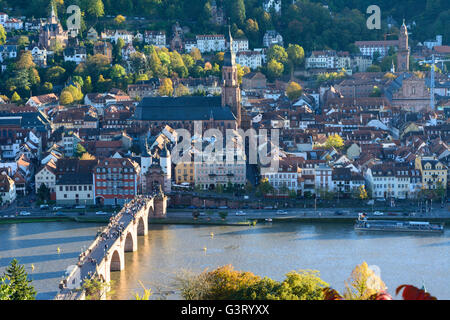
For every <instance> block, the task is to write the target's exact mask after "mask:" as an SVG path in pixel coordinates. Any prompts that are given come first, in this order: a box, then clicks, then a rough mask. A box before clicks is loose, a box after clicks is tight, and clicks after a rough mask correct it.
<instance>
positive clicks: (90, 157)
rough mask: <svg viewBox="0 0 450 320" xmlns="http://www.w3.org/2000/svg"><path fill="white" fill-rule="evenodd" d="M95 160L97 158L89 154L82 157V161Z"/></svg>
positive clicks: (86, 153)
mask: <svg viewBox="0 0 450 320" xmlns="http://www.w3.org/2000/svg"><path fill="white" fill-rule="evenodd" d="M95 159H96V158H95V157H94V156H93V155H92V154H90V153H89V152H85V153H83V155H82V156H81V157H80V160H95Z"/></svg>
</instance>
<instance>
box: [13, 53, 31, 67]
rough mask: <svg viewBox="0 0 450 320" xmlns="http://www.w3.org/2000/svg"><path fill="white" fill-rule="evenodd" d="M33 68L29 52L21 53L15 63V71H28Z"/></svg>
mask: <svg viewBox="0 0 450 320" xmlns="http://www.w3.org/2000/svg"><path fill="white" fill-rule="evenodd" d="M35 66H36V64H35V63H34V62H33V56H32V55H31V51H23V52H22V54H21V55H20V58H19V60H18V61H17V63H16V68H17V69H30V68H34V67H35Z"/></svg>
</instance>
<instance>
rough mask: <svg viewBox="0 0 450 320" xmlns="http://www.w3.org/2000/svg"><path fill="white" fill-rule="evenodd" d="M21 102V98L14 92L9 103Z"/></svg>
mask: <svg viewBox="0 0 450 320" xmlns="http://www.w3.org/2000/svg"><path fill="white" fill-rule="evenodd" d="M21 101H22V98H21V97H20V96H19V94H18V93H17V92H15V91H14V93H13V95H12V97H11V102H12V103H20V102H21Z"/></svg>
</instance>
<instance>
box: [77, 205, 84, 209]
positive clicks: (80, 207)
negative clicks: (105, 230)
mask: <svg viewBox="0 0 450 320" xmlns="http://www.w3.org/2000/svg"><path fill="white" fill-rule="evenodd" d="M75 209H86V206H84V205H80V206H75Z"/></svg>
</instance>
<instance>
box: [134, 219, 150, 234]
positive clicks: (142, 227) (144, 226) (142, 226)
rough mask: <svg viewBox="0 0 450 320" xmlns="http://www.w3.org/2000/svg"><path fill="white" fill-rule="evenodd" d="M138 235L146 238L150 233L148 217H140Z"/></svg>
mask: <svg viewBox="0 0 450 320" xmlns="http://www.w3.org/2000/svg"><path fill="white" fill-rule="evenodd" d="M136 230H137V235H138V236H145V235H147V233H148V215H145V216H143V217H140V218H139V220H138V222H137V228H136Z"/></svg>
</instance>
